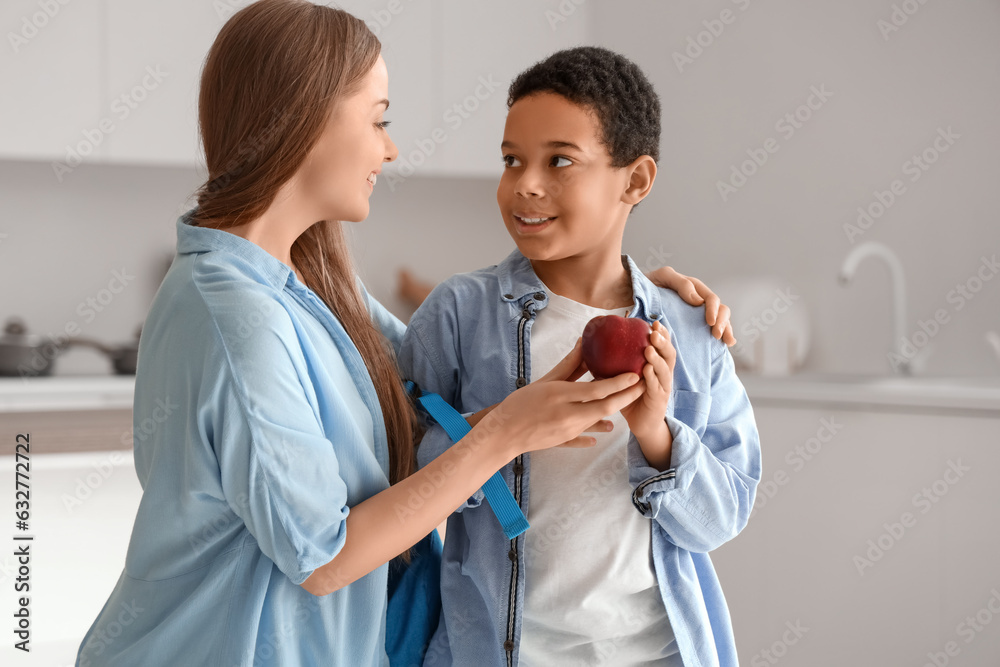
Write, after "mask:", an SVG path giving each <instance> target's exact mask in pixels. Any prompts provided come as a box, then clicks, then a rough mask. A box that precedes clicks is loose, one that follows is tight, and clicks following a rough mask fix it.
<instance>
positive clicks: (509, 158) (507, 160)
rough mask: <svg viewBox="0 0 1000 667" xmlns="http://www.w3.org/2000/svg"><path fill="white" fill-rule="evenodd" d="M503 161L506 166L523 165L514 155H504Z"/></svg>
mask: <svg viewBox="0 0 1000 667" xmlns="http://www.w3.org/2000/svg"><path fill="white" fill-rule="evenodd" d="M503 163H504V166H506V167H520V166H521V161H520V160H518V159H517V158H516V157H514V156H513V155H504V156H503Z"/></svg>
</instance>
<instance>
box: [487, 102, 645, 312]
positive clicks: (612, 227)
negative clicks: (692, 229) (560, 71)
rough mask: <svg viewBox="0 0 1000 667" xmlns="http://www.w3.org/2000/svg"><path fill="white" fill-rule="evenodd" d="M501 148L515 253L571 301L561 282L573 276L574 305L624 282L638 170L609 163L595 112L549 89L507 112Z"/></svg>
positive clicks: (500, 199)
mask: <svg viewBox="0 0 1000 667" xmlns="http://www.w3.org/2000/svg"><path fill="white" fill-rule="evenodd" d="M501 149H502V150H503V161H504V171H503V175H502V176H501V178H500V184H499V186H498V188H497V204H498V205H499V206H500V212H501V214H502V215H503V219H504V224H505V225H506V226H507V231H508V232H509V233H510V235H511V238H513V239H514V242H515V243H516V244H517V247H518V249H519V250H520V251H521V253H522V254H523V255H524V256H525V257H527V258H528V259H529V260H531V264H532V266H533V268H534V269H535V272H536V273H537V274H538V277H539V278H541V279H542V281H543V282H545V283H546V284H547V285H548V286H549V287H550V288H551V289H553V290H554V291H556V293H559V294H563V295H564V296H568V297H570V298H574V297H573V296H572V295H570V294H566V293H565V292H566V291H565V289H564V290H562V291H561V290H560V287H559V286H557V284H559V283H560V282H562V281H561V280H560V277H565V276H576V280H581V279H582V281H583V283H585V284H584V285H581V287H582V293H578V294H577V295H576V300H578V301H588V300H592V299H593V298H595V297H597V294H598V293H599V292H601V291H604V290H603V289H602V288H601V286H602V285H607V284H608V281H609V280H611V281H614V280H616V279H620V278H621V275H620V274H621V273H622V264H621V245H622V234H623V232H624V229H625V220H626V219H627V218H628V214H629V211H630V210H631V208H632V204H634V203H635V198H634V197H632V196H630V194H629V191H630V181H631V179H632V176H633V172H634V170H633V169H632V168H631V166H626V167H621V168H616V167H612V166H611V155H610V153H609V152H608V149H607V147H606V146H605V145H604V143H603V141H602V136H601V125H600V123H599V121H598V118H597V115H596V114H595V113H593V112H592V111H591V110H590V109H589V108H587V107H585V106H582V105H580V104H576V103H574V102H571V101H570V100H568V99H567V98H565V97H563V96H562V95H558V94H555V93H551V92H541V93H535V94H532V95H529V96H527V97H523V98H521V99H520V100H518V101H517V102H515V103H514V104H513V105H512V106H511V107H510V111H509V112H508V114H507V123H506V126H505V128H504V137H503V143H502V144H501ZM647 159H648V158H647ZM639 198H640V199H641V197H639ZM584 276H586V278H584ZM586 283H590V284H589V285H588V284H586Z"/></svg>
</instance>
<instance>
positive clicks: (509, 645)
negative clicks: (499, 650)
mask: <svg viewBox="0 0 1000 667" xmlns="http://www.w3.org/2000/svg"><path fill="white" fill-rule="evenodd" d="M503 650H505V651H513V650H514V642H512V641H511V640H509V639H508V640H507V641H505V642H504V643H503Z"/></svg>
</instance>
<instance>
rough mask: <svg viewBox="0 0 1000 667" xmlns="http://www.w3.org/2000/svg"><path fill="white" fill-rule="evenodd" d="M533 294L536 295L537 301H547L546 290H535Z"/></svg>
mask: <svg viewBox="0 0 1000 667" xmlns="http://www.w3.org/2000/svg"><path fill="white" fill-rule="evenodd" d="M532 296H534V298H535V301H545V292H535V293H534V294H533V295H532Z"/></svg>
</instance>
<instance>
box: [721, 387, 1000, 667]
mask: <svg viewBox="0 0 1000 667" xmlns="http://www.w3.org/2000/svg"><path fill="white" fill-rule="evenodd" d="M752 398H753V396H752V395H751V399H752ZM754 411H755V414H756V417H757V423H758V427H759V430H760V435H761V443H762V450H763V465H764V474H763V479H762V483H761V485H760V487H759V488H758V491H757V502H756V505H755V509H754V514H753V515H752V517H751V519H750V523H749V524H748V526H747V527H746V529H745V530H744V531H743V533H741V534H740V535H739V536H738V537H737V538H736V539H735V540H733V541H732V542H729V543H728V544H725V545H723V546H722V547H721V548H720V549H718V550H717V551H715V552H713V555H712V556H713V560H714V562H715V565H716V568H717V570H718V573H719V578H720V580H721V582H722V586H723V589H724V590H725V593H726V598H727V600H728V601H729V606H730V611H731V613H732V616H733V627H734V630H735V633H736V641H737V646H738V647H739V654H740V662H741V664H747V665H765V664H767V665H770V664H774V662H773V661H775V660H781V664H789V665H902V664H912V665H922V664H925V663H927V662H929V661H930V660H931V659H930V658H929V657H928V654H932V655H937V656H938V658H937V659H938V661H939V662H938V663H933V662H931V664H945V663H944V662H940V661H941V660H943V659H944V658H943V657H941V655H944V656H945V657H949V656H948V653H947V652H948V651H949V649H950V650H951V656H950V658H949V661H950V664H951V663H954V664H957V663H958V662H959V660H957V659H955V656H956V655H961V660H960V662H961V664H963V665H987V664H996V656H998V655H1000V633H998V632H996V631H995V630H996V626H997V624H998V623H1000V618H994V616H995V615H996V614H995V612H994V611H993V610H997V609H1000V593H998V591H1000V571H998V570H997V565H996V564H997V563H998V562H1000V532H998V531H997V530H996V525H997V509H998V508H1000V485H997V484H996V481H995V475H994V471H995V470H997V469H998V467H1000V414H998V413H996V412H994V413H993V415H992V416H990V415H989V414H986V413H983V414H982V415H980V416H975V415H968V416H964V415H957V414H956V415H951V414H947V413H945V412H940V411H939V413H938V414H930V413H929V412H930V411H929V410H927V409H921V413H922V414H918V413H913V414H907V413H903V412H888V411H886V412H882V411H871V410H863V409H858V410H849V409H824V408H822V407H808V406H797V407H792V406H789V407H780V406H777V405H775V404H774V403H773V402H770V403H768V404H764V405H757V404H755V409H754ZM994 597H996V599H994ZM991 607H992V609H991ZM984 609H985V610H986V611H981V610H984ZM977 614H978V615H979V620H978V621H976V620H973V621H972V623H971V624H970V623H969V622H968V621H967V620H966V619H967V617H973V619H975V618H976V617H977ZM991 619H992V622H993V625H992V626H989V627H988V628H987V629H985V630H980V631H976V630H974V625H975V624H976V623H978V624H980V626H981V627H985V626H986V625H987V623H986V621H989V620H991ZM788 624H790V625H788ZM790 626H791V627H796V626H798V627H797V632H792V631H791V630H789V627H790ZM803 629H805V631H804V632H803ZM949 642H953V644H950V643H949ZM765 651H766V652H767V653H765ZM956 651H957V653H956ZM786 655H787V657H785V656H786Z"/></svg>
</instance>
